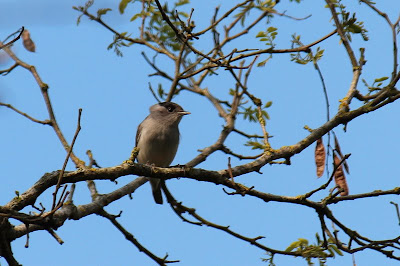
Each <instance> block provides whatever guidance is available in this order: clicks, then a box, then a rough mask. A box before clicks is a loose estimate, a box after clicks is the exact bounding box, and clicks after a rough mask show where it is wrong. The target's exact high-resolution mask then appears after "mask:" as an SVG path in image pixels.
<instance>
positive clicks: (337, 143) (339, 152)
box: [335, 135, 350, 174]
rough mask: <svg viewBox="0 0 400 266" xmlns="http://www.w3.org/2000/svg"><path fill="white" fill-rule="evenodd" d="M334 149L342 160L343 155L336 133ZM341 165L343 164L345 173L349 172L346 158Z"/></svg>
mask: <svg viewBox="0 0 400 266" xmlns="http://www.w3.org/2000/svg"><path fill="white" fill-rule="evenodd" d="M335 150H336V151H337V152H338V154H339V156H340V160H342V159H343V157H344V156H343V153H342V150H341V149H340V145H339V141H338V139H337V138H336V135H335ZM343 166H344V169H345V170H346V173H348V174H350V170H349V165H348V164H347V161H346V160H345V161H344V162H343Z"/></svg>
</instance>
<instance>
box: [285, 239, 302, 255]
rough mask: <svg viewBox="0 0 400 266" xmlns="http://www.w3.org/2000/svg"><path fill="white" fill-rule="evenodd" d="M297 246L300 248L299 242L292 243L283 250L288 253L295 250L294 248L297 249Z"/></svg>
mask: <svg viewBox="0 0 400 266" xmlns="http://www.w3.org/2000/svg"><path fill="white" fill-rule="evenodd" d="M299 246H300V243H299V241H294V242H293V243H292V244H290V245H289V246H288V247H287V248H286V249H285V251H286V252H290V251H292V250H293V249H295V248H297V247H299Z"/></svg>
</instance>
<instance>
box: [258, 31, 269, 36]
mask: <svg viewBox="0 0 400 266" xmlns="http://www.w3.org/2000/svg"><path fill="white" fill-rule="evenodd" d="M265 36H267V35H266V34H265V32H263V31H260V32H259V33H257V35H256V38H260V37H265Z"/></svg>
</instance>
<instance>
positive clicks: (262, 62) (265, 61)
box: [257, 58, 269, 67]
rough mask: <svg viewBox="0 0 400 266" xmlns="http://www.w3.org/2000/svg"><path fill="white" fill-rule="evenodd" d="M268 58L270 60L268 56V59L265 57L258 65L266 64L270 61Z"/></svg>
mask: <svg viewBox="0 0 400 266" xmlns="http://www.w3.org/2000/svg"><path fill="white" fill-rule="evenodd" d="M268 60H269V58H268V59H265V60H264V61H261V62H259V63H258V64H257V66H258V67H263V66H265V64H266V63H267V62H268Z"/></svg>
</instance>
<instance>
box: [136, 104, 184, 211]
mask: <svg viewBox="0 0 400 266" xmlns="http://www.w3.org/2000/svg"><path fill="white" fill-rule="evenodd" d="M188 114H190V112H187V111H184V110H183V108H182V107H181V106H180V105H179V104H176V103H173V102H162V103H158V104H155V105H153V106H151V107H150V114H149V115H148V116H147V117H146V118H145V119H144V120H143V122H142V123H140V124H139V126H138V129H137V132H136V147H138V148H139V154H138V155H137V158H136V159H137V161H138V163H141V164H149V165H153V166H157V167H168V166H169V165H170V164H171V163H172V161H173V160H174V158H175V155H176V152H177V150H178V146H179V137H180V134H179V127H178V125H179V123H180V122H181V119H182V117H183V116H184V115H188ZM147 179H148V180H149V181H150V184H151V188H152V193H153V197H154V201H155V202H156V203H157V204H162V203H163V198H162V194H161V187H162V185H163V183H164V180H161V179H159V178H151V177H147Z"/></svg>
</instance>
